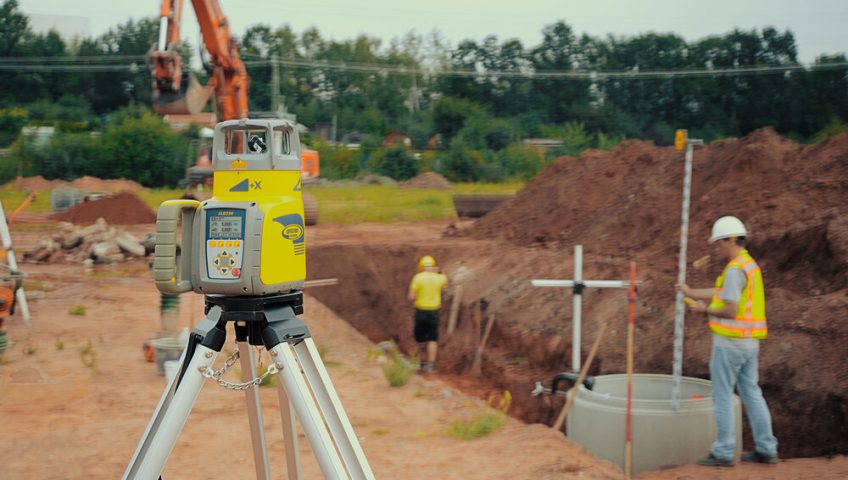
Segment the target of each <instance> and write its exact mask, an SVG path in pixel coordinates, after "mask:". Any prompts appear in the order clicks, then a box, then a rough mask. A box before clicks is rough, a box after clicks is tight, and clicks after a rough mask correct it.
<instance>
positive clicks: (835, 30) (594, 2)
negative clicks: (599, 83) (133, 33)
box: [18, 0, 848, 62]
mask: <svg viewBox="0 0 848 480" xmlns="http://www.w3.org/2000/svg"><path fill="white" fill-rule="evenodd" d="M18 2H19V5H20V8H21V10H23V11H24V12H25V13H28V14H54V15H59V14H64V15H76V16H82V17H87V18H88V19H89V30H90V32H91V34H92V35H93V36H97V35H100V34H101V33H103V32H105V31H106V30H108V29H109V28H110V27H114V26H116V25H117V24H119V23H122V22H125V21H126V20H128V19H130V18H136V19H137V18H141V17H145V16H155V15H158V12H159V6H160V2H159V1H158V0H157V1H152V0H151V1H142V0H74V1H73V2H70V1H56V0H18ZM221 3H222V7H223V10H224V14H225V15H227V17H228V18H229V19H230V23H231V25H232V27H233V30H234V32H235V33H236V35H241V34H242V33H243V32H244V31H245V30H246V29H247V27H249V26H251V25H254V24H257V23H265V24H268V25H271V26H272V27H276V26H279V25H282V24H286V23H288V24H289V25H291V27H292V29H293V30H294V31H295V32H297V33H300V32H302V31H303V30H305V29H306V28H307V27H309V26H312V25H314V26H316V27H317V28H318V30H319V31H320V32H321V34H322V36H323V37H325V38H332V39H337V40H341V39H348V38H352V37H354V36H356V35H358V34H360V33H367V34H369V35H371V36H376V37H379V38H381V39H383V40H385V42H386V43H387V42H388V41H390V40H391V39H392V38H395V37H401V36H403V35H404V34H406V33H407V32H409V31H410V30H415V31H416V32H417V33H420V34H427V33H429V32H431V31H432V30H434V29H436V30H438V31H440V32H441V33H442V35H443V36H444V37H445V38H446V39H448V40H449V41H450V44H451V45H453V46H455V45H456V44H457V43H458V42H459V41H461V40H464V39H466V38H472V39H475V40H480V39H482V38H483V37H485V36H486V35H489V34H494V35H496V36H497V37H498V38H499V39H501V40H503V39H507V38H518V39H519V40H521V41H522V43H523V44H524V46H525V47H531V46H535V45H537V44H538V43H539V42H540V41H541V33H540V32H541V30H542V27H543V26H545V25H548V24H551V23H553V22H554V21H556V20H560V19H561V20H565V21H566V22H567V23H568V24H569V25H571V26H572V28H574V30H575V31H576V32H577V33H578V34H579V33H584V32H585V33H588V34H590V35H593V36H603V35H607V34H614V35H633V34H638V33H642V32H648V31H655V32H674V33H677V34H679V35H682V36H683V37H684V38H686V39H687V40H694V39H698V38H702V37H705V36H707V35H711V34H722V33H726V32H728V31H730V30H732V29H733V28H734V27H739V28H741V29H752V28H758V29H760V28H763V27H766V26H774V27H776V28H778V29H780V30H781V31H782V30H784V29H787V28H788V29H790V30H792V32H793V33H794V34H795V39H796V42H797V44H798V53H799V57H800V60H801V61H802V62H810V61H812V60H813V59H814V58H815V57H816V56H818V55H820V54H822V53H831V54H832V53H838V52H846V51H848V0H677V1H672V0H559V1H557V0H523V1H521V0H428V1H420V0H419V1H415V2H412V1H405V0H223V1H222V2H221ZM184 8H185V10H186V11H185V19H184V21H183V32H184V33H183V38H187V39H188V40H189V41H191V42H192V44H194V45H196V44H197V38H198V37H197V35H198V33H197V32H198V28H197V22H196V20H195V18H194V13H193V11H192V7H191V1H190V0H185V7H184Z"/></svg>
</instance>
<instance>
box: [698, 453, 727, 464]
mask: <svg viewBox="0 0 848 480" xmlns="http://www.w3.org/2000/svg"><path fill="white" fill-rule="evenodd" d="M698 465H703V466H705V467H732V466H733V460H732V459H728V460H722V459H721V458H717V457H716V456H715V455H713V454H712V452H710V454H709V455H707V456H706V457H703V458H699V459H698Z"/></svg>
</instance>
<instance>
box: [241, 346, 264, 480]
mask: <svg viewBox="0 0 848 480" xmlns="http://www.w3.org/2000/svg"><path fill="white" fill-rule="evenodd" d="M236 344H237V345H238V352H239V359H240V361H241V371H242V374H241V380H242V381H243V382H245V381H247V380H250V379H253V378H255V377H256V369H255V368H254V366H253V365H254V363H253V349H251V348H250V345H248V344H247V341H246V340H245V341H241V340H239V341H237V342H236ZM244 398H245V401H246V402H247V418H248V421H249V422H250V440H251V443H252V444H253V464H254V465H255V466H256V479H257V480H270V478H271V466H270V465H269V463H268V447H267V445H266V443H265V424H264V422H263V421H262V403H261V402H260V399H259V386H258V385H254V386H253V387H251V388H248V389H246V390H245V391H244Z"/></svg>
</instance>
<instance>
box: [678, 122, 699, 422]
mask: <svg viewBox="0 0 848 480" xmlns="http://www.w3.org/2000/svg"><path fill="white" fill-rule="evenodd" d="M680 132H683V134H682V136H681V133H680ZM681 138H682V142H681ZM703 144H704V142H703V141H702V140H695V139H691V138H686V131H685V130H678V133H677V136H676V138H675V145H676V146H677V149H678V150H681V145H683V146H685V148H686V162H685V166H684V172H685V173H684V175H683V206H682V208H681V209H680V256H679V257H678V261H677V284H678V285H680V284H683V283H686V251H687V247H688V242H689V199H690V197H691V196H692V157H693V156H694V147H695V145H703ZM685 310H686V307H685V305H684V304H683V292H681V291H680V290H678V291H677V297H676V299H675V302H674V360H673V362H674V364H673V368H672V377H673V379H672V385H671V408H672V409H673V410H674V411H675V412H677V411H678V410H679V409H680V377H682V376H683V317H684V313H685Z"/></svg>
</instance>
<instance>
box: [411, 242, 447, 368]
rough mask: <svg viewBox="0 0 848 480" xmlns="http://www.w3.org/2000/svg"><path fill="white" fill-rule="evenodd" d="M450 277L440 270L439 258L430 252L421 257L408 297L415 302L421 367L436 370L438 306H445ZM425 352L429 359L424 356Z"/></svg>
mask: <svg viewBox="0 0 848 480" xmlns="http://www.w3.org/2000/svg"><path fill="white" fill-rule="evenodd" d="M447 283H448V277H446V276H445V275H442V274H441V273H440V272H439V267H438V266H436V260H435V259H434V258H433V257H431V256H430V255H425V256H423V257H421V260H420V261H419V262H418V273H416V274H415V276H414V277H412V282H410V284H409V301H410V302H412V303H413V304H414V305H415V329H414V335H415V341H416V342H418V348H419V351H420V354H421V357H422V360H421V369H420V371H421V372H422V373H425V374H432V373H436V354H437V353H438V349H439V344H438V343H437V342H438V341H439V308H441V306H442V289H443V288H444V287H445V285H446V284H447ZM425 354H426V357H427V358H426V360H424V359H423V357H424V356H425Z"/></svg>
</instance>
